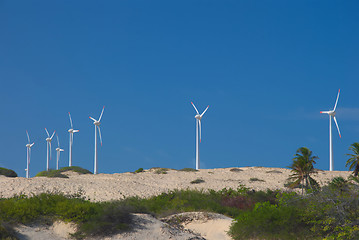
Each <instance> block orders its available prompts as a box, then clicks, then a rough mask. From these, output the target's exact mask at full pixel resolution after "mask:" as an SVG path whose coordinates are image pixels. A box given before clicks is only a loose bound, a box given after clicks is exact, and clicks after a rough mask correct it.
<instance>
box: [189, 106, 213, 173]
mask: <svg viewBox="0 0 359 240" xmlns="http://www.w3.org/2000/svg"><path fill="white" fill-rule="evenodd" d="M191 104H192V106H193V107H194V109H195V110H196V112H197V115H196V116H195V118H196V170H198V169H199V168H200V166H199V144H200V142H201V120H202V117H203V115H204V114H205V112H206V111H207V109H208V108H209V105H208V106H207V108H206V109H205V110H204V111H203V113H202V114H199V112H198V110H197V108H196V106H195V105H194V104H193V102H191Z"/></svg>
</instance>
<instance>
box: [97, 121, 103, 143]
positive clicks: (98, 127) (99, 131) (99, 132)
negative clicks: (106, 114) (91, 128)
mask: <svg viewBox="0 0 359 240" xmlns="http://www.w3.org/2000/svg"><path fill="white" fill-rule="evenodd" d="M97 129H98V134H99V135H100V142H101V146H102V136H101V130H100V126H97Z"/></svg>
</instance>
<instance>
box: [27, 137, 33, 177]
mask: <svg viewBox="0 0 359 240" xmlns="http://www.w3.org/2000/svg"><path fill="white" fill-rule="evenodd" d="M26 135H27V144H26V148H27V149H26V150H27V153H26V169H25V171H26V178H29V164H30V157H31V147H32V146H34V144H35V143H30V137H29V133H28V132H27V130H26Z"/></svg>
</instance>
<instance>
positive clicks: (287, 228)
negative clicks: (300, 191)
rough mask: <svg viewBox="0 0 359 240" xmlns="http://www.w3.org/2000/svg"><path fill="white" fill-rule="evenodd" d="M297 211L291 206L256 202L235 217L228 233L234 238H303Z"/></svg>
mask: <svg viewBox="0 0 359 240" xmlns="http://www.w3.org/2000/svg"><path fill="white" fill-rule="evenodd" d="M298 213H299V212H298V209H297V208H296V207H293V206H285V205H277V204H271V203H269V202H263V203H256V204H255V207H254V209H253V210H249V211H244V212H241V213H240V214H239V216H238V217H236V222H235V223H234V224H233V225H232V226H231V229H230V232H229V234H230V235H231V236H232V237H233V238H234V239H305V237H304V236H306V234H307V232H306V231H305V226H304V225H302V224H301V222H300V220H299V219H298ZM303 235H304V236H303Z"/></svg>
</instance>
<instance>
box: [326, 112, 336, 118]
mask: <svg viewBox="0 0 359 240" xmlns="http://www.w3.org/2000/svg"><path fill="white" fill-rule="evenodd" d="M328 114H329V115H330V116H332V117H334V116H335V114H336V112H335V111H330V112H329V113H328Z"/></svg>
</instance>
